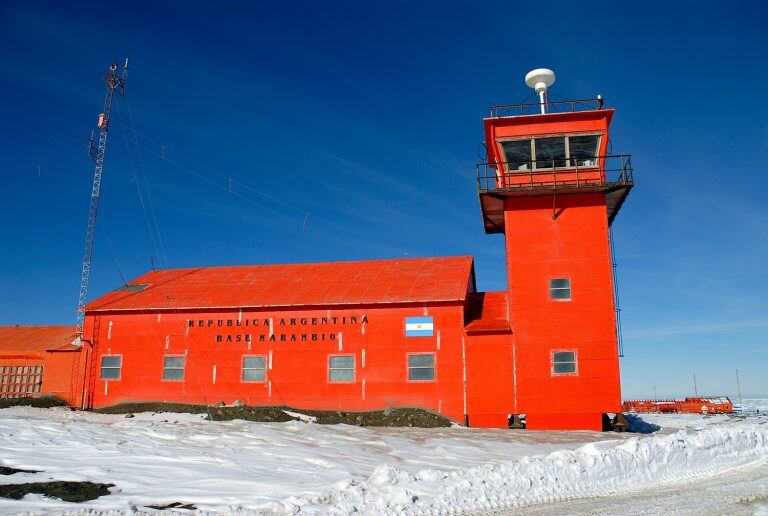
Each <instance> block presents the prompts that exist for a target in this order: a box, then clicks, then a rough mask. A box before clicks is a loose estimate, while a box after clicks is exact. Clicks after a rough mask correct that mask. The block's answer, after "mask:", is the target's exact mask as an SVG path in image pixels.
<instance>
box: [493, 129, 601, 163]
mask: <svg viewBox="0 0 768 516" xmlns="http://www.w3.org/2000/svg"><path fill="white" fill-rule="evenodd" d="M499 145H501V150H502V152H503V154H504V159H505V160H506V162H507V167H508V170H509V172H515V171H520V170H530V169H532V168H535V169H551V168H552V166H553V165H554V166H555V168H566V167H597V166H598V159H597V158H598V152H599V149H600V135H599V134H581V135H565V136H537V137H535V138H520V139H514V140H500V141H499Z"/></svg>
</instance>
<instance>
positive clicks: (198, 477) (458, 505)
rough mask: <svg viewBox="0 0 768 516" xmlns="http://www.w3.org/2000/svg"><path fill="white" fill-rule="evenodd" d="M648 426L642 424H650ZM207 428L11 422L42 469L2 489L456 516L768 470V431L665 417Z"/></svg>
mask: <svg viewBox="0 0 768 516" xmlns="http://www.w3.org/2000/svg"><path fill="white" fill-rule="evenodd" d="M646 416H651V415H643V419H646ZM302 419H303V420H302V421H291V422H287V423H253V422H247V421H238V420H236V421H207V420H205V419H203V417H202V416H200V415H192V414H170V413H161V414H150V413H145V414H136V415H135V417H134V418H125V417H124V416H121V415H105V414H93V413H87V412H71V411H69V410H67V409H33V408H29V407H16V408H10V409H3V410H0V462H2V464H3V465H6V466H12V467H17V468H23V469H34V470H41V472H40V473H20V474H15V475H11V476H0V483H2V484H12V483H23V482H31V481H46V480H90V481H92V482H104V483H113V484H115V487H114V488H112V494H110V495H109V496H104V497H101V498H98V499H96V500H93V501H90V502H86V503H82V504H72V503H67V502H62V501H59V500H56V499H50V498H45V497H42V496H39V495H28V496H26V497H25V498H24V499H22V500H18V501H16V500H7V499H0V510H2V511H5V512H18V511H19V510H21V509H25V510H27V509H28V510H39V511H51V510H53V511H62V510H70V511H71V510H86V509H93V510H116V511H126V510H132V509H134V508H141V507H144V506H147V505H150V504H152V505H157V504H169V503H172V502H182V503H191V504H194V505H196V506H197V507H198V508H200V509H202V510H216V511H234V512H237V511H253V510H259V511H260V512H273V513H277V514H286V513H296V512H301V513H309V514H316V513H336V514H349V513H351V512H355V511H359V512H362V513H363V514H373V513H375V514H383V513H396V512H404V513H417V512H423V513H444V512H448V511H452V510H453V511H455V510H460V511H465V512H473V511H482V510H485V509H505V508H517V507H525V506H531V504H539V503H544V502H552V501H556V500H563V499H575V498H584V497H594V496H606V495H617V494H622V493H623V494H626V493H632V492H635V491H636V490H639V489H651V488H654V487H658V486H669V485H674V484H675V483H681V482H690V481H694V480H700V479H703V478H710V477H714V476H717V475H721V474H724V473H728V472H733V471H737V470H739V468H753V467H765V466H766V464H768V419H767V418H761V417H755V418H734V417H729V416H708V417H707V416H698V415H693V417H682V416H666V415H654V416H653V417H648V418H647V420H648V422H649V423H651V424H656V425H659V426H661V427H663V430H662V431H660V432H656V433H653V434H649V435H638V434H612V433H599V432H526V431H515V430H479V429H467V428H461V427H456V428H441V429H418V428H361V427H353V426H346V425H318V424H313V422H312V420H311V418H302Z"/></svg>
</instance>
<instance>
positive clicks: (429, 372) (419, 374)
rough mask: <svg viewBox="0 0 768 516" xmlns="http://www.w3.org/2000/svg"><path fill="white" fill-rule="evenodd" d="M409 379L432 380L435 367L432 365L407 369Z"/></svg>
mask: <svg viewBox="0 0 768 516" xmlns="http://www.w3.org/2000/svg"><path fill="white" fill-rule="evenodd" d="M408 379H409V380H415V381H419V380H434V379H435V369H434V368H433V367H418V368H409V369H408Z"/></svg>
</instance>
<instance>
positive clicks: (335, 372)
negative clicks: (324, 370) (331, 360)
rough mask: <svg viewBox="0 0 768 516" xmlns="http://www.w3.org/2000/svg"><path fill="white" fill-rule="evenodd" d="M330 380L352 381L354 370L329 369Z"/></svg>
mask: <svg viewBox="0 0 768 516" xmlns="http://www.w3.org/2000/svg"><path fill="white" fill-rule="evenodd" d="M330 380H331V381H332V382H353V381H354V380H355V371H354V370H353V369H331V374H330Z"/></svg>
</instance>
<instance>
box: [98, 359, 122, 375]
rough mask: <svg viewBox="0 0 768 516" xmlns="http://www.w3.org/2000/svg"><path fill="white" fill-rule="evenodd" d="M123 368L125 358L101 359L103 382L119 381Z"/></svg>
mask: <svg viewBox="0 0 768 516" xmlns="http://www.w3.org/2000/svg"><path fill="white" fill-rule="evenodd" d="M122 367H123V357H122V356H121V355H104V356H102V357H101V374H100V375H99V378H101V379H102V380H119V379H120V369H121V368H122Z"/></svg>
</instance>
